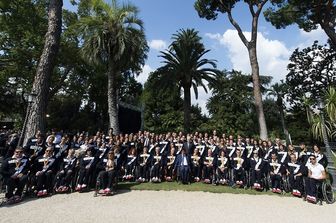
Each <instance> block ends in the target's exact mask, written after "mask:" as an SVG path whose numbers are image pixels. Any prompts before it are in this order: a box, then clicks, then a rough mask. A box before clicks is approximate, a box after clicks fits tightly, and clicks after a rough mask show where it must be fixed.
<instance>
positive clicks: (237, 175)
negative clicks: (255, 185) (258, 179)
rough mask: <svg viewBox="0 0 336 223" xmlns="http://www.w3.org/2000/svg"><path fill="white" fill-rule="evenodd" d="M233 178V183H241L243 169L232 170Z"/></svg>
mask: <svg viewBox="0 0 336 223" xmlns="http://www.w3.org/2000/svg"><path fill="white" fill-rule="evenodd" d="M233 176H234V180H235V181H243V180H244V170H243V168H239V169H238V170H237V169H233Z"/></svg>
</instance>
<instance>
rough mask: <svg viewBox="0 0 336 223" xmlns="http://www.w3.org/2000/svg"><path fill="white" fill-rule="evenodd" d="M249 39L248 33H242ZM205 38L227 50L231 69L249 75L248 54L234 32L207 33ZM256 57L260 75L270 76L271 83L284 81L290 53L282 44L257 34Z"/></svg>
mask: <svg viewBox="0 0 336 223" xmlns="http://www.w3.org/2000/svg"><path fill="white" fill-rule="evenodd" d="M244 35H245V36H247V37H249V36H250V35H251V33H250V32H244ZM206 36H207V37H209V38H210V39H215V40H217V41H218V42H219V43H220V44H221V45H223V46H224V47H226V48H227V49H228V53H229V54H228V55H227V57H228V58H229V60H230V61H231V63H232V68H233V69H235V70H240V71H242V72H244V73H248V74H249V73H251V66H250V60H249V56H248V52H247V49H246V47H245V46H244V44H243V43H242V41H241V40H240V38H239V36H238V33H237V31H236V30H232V29H228V30H227V31H226V32H225V33H224V34H223V35H220V34H218V33H217V34H211V33H207V34H206ZM257 55H258V62H259V68H260V74H261V75H270V76H272V77H273V81H276V82H277V81H280V80H281V79H284V78H285V76H286V74H287V64H288V59H289V57H290V55H291V51H290V50H289V49H288V48H287V47H286V46H285V44H284V43H282V42H280V41H278V40H271V39H267V38H266V37H265V36H264V35H263V34H262V33H260V32H259V33H258V42H257Z"/></svg>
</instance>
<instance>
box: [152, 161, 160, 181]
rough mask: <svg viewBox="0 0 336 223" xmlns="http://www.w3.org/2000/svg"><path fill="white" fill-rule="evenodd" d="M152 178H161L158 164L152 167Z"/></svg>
mask: <svg viewBox="0 0 336 223" xmlns="http://www.w3.org/2000/svg"><path fill="white" fill-rule="evenodd" d="M153 177H157V178H161V166H160V165H159V164H156V165H154V166H152V169H151V178H153Z"/></svg>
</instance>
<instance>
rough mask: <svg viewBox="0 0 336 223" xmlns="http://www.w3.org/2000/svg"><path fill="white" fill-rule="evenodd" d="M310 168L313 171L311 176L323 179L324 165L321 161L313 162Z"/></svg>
mask: <svg viewBox="0 0 336 223" xmlns="http://www.w3.org/2000/svg"><path fill="white" fill-rule="evenodd" d="M308 169H309V170H310V171H311V173H312V175H311V178H314V179H321V177H322V172H323V171H324V167H323V166H322V165H321V164H319V163H316V164H315V165H313V164H310V165H309V166H308Z"/></svg>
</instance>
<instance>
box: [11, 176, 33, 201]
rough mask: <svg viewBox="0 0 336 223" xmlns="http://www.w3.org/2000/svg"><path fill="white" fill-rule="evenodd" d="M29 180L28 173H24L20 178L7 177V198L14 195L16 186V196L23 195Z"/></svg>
mask: <svg viewBox="0 0 336 223" xmlns="http://www.w3.org/2000/svg"><path fill="white" fill-rule="evenodd" d="M27 180H28V176H27V175H23V176H22V177H20V178H16V179H13V178H11V177H10V178H8V179H6V184H7V193H6V198H11V197H13V195H14V194H13V192H14V190H15V188H17V190H16V192H15V195H16V196H20V197H21V195H22V191H23V188H24V186H25V185H26V183H27Z"/></svg>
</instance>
